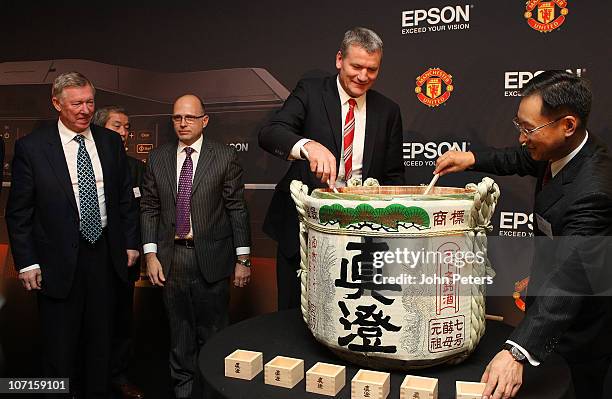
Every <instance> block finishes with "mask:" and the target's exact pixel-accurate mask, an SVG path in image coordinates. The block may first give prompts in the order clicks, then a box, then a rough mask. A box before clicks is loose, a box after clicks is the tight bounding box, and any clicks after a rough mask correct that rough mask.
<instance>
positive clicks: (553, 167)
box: [506, 132, 589, 366]
mask: <svg viewBox="0 0 612 399" xmlns="http://www.w3.org/2000/svg"><path fill="white" fill-rule="evenodd" d="M588 138H589V132H586V134H585V135H584V140H582V143H580V145H579V146H578V147H576V148H575V149H574V151H572V152H570V153H569V154H567V155H566V156H564V157H563V158H561V159H559V160H557V161H555V162H552V163H551V164H550V172H551V174H552V177H555V176H556V175H557V173H559V172H561V169H563V168H564V167H565V165H567V164H568V163H569V161H571V160H572V159H573V158H574V157H575V156H576V154H578V153H579V152H580V150H581V149H582V147H584V145H585V144H586V142H587V140H588ZM506 342H507V343H509V344H511V345H514V346H516V347H517V349H518V350H520V351H521V353H522V354H523V355H525V357H526V358H527V360H528V361H529V363H530V364H531V365H532V366H539V365H540V362H539V361H537V360H536V359H535V358H534V357H533V356H531V355H530V354H529V352H527V351H526V350H525V349H524V348H523V347H522V346H520V345H519V344H517V343H516V342H514V341H510V340H507V341H506Z"/></svg>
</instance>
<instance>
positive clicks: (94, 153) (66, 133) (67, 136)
mask: <svg viewBox="0 0 612 399" xmlns="http://www.w3.org/2000/svg"><path fill="white" fill-rule="evenodd" d="M57 129H58V130H59V135H60V140H61V142H62V149H63V150H64V157H65V158H66V164H67V165H68V173H69V174H70V182H71V184H72V191H73V192H74V199H75V200H76V204H77V209H78V211H79V218H80V215H81V204H80V203H79V177H78V171H77V154H78V152H79V143H77V142H76V141H75V140H74V137H75V136H76V135H77V134H79V133H76V132H73V131H72V130H70V129H68V128H67V127H66V126H65V125H64V124H63V123H62V121H61V120H58V121H57ZM80 134H81V135H82V136H83V137H84V138H85V148H86V149H87V152H88V153H89V158H90V159H91V164H92V166H93V170H94V175H95V177H96V191H97V192H98V204H99V205H100V219H101V222H102V228H104V227H106V224H107V221H106V198H105V197H104V174H103V173H102V164H101V163H100V157H99V156H98V149H97V148H96V142H95V141H94V138H93V135H92V134H91V129H90V128H89V127H88V128H87V129H86V130H85V131H83V132H81V133H80ZM38 268H40V265H38V264H34V265H31V266H28V267H25V268H23V269H21V270H19V272H20V273H23V272H26V271H28V270H34V269H38Z"/></svg>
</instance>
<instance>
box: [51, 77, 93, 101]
mask: <svg viewBox="0 0 612 399" xmlns="http://www.w3.org/2000/svg"><path fill="white" fill-rule="evenodd" d="M85 86H91V88H92V90H93V94H94V95H95V94H96V88H95V87H94V85H93V84H92V83H91V81H90V80H89V79H87V78H86V77H85V75H83V74H82V73H80V72H76V71H73V72H65V73H62V74H60V75H58V76H57V77H56V78H55V80H54V81H53V87H52V89H51V95H52V96H53V97H55V98H60V96H61V95H62V92H63V91H64V89H65V88H67V87H85Z"/></svg>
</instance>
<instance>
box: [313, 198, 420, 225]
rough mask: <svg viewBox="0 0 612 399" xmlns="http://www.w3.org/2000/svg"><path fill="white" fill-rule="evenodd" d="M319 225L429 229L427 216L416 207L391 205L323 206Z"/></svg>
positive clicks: (320, 210)
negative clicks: (415, 226) (408, 226)
mask: <svg viewBox="0 0 612 399" xmlns="http://www.w3.org/2000/svg"><path fill="white" fill-rule="evenodd" d="M319 220H320V222H321V223H335V222H337V223H339V224H340V227H342V228H344V227H347V226H349V225H353V224H358V223H376V224H378V225H381V226H385V227H389V228H394V229H396V228H397V227H398V224H399V223H412V224H414V225H417V226H421V227H429V224H430V221H429V214H427V211H425V210H424V209H423V208H420V207H418V206H404V205H400V204H391V205H389V206H387V207H385V208H374V207H373V206H371V205H368V204H360V205H357V206H356V207H355V208H345V207H343V206H342V205H340V204H332V205H323V206H322V207H321V208H320V209H319Z"/></svg>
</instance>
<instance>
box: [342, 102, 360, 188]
mask: <svg viewBox="0 0 612 399" xmlns="http://www.w3.org/2000/svg"><path fill="white" fill-rule="evenodd" d="M348 104H349V110H348V112H347V113H346V119H345V121H344V129H343V131H342V137H343V144H344V155H343V159H344V180H345V181H348V180H349V179H350V178H351V174H352V173H353V138H354V137H355V112H354V109H355V105H357V102H356V101H355V99H353V98H351V99H349V100H348Z"/></svg>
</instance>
